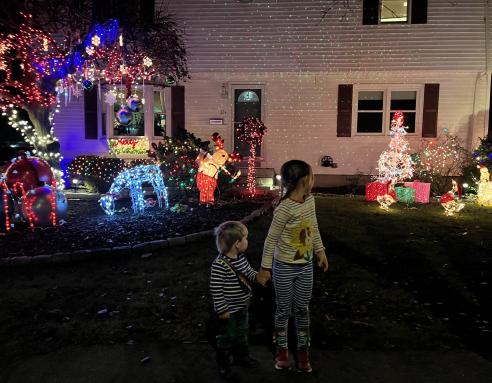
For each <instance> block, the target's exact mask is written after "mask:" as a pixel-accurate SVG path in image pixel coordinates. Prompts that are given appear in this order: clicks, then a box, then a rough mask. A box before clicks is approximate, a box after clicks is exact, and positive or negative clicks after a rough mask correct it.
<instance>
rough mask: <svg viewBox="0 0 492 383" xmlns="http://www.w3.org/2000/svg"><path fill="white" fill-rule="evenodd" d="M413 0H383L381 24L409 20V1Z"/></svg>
mask: <svg viewBox="0 0 492 383" xmlns="http://www.w3.org/2000/svg"><path fill="white" fill-rule="evenodd" d="M409 1H411V0H381V9H380V13H379V14H380V18H379V22H380V23H381V24H386V23H406V22H408V10H409V7H408V2H409Z"/></svg>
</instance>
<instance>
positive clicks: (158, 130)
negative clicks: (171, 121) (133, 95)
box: [153, 91, 167, 137]
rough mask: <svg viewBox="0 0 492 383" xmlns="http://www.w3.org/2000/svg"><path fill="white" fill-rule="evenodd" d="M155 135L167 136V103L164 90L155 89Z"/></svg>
mask: <svg viewBox="0 0 492 383" xmlns="http://www.w3.org/2000/svg"><path fill="white" fill-rule="evenodd" d="M153 110H154V112H153V113H154V137H163V136H166V135H167V134H166V103H165V99H164V92H163V91H154V105H153Z"/></svg>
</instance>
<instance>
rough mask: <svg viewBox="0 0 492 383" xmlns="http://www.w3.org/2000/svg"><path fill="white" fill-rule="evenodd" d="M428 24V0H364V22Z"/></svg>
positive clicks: (367, 23) (372, 23) (364, 23)
mask: <svg viewBox="0 0 492 383" xmlns="http://www.w3.org/2000/svg"><path fill="white" fill-rule="evenodd" d="M395 23H396V24H426V23H427V0H363V3H362V24H363V25H378V24H395Z"/></svg>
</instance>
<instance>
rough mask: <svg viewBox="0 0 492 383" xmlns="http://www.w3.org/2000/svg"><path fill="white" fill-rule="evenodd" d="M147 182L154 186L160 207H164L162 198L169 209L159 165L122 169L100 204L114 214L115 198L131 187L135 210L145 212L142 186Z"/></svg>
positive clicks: (107, 211)
mask: <svg viewBox="0 0 492 383" xmlns="http://www.w3.org/2000/svg"><path fill="white" fill-rule="evenodd" d="M145 183H148V184H150V185H152V187H153V188H154V192H155V193H156V194H157V203H158V204H159V207H162V200H164V203H165V205H166V209H167V208H168V207H169V204H168V200H167V189H166V187H165V185H164V179H163V177H162V172H161V169H159V167H158V166H157V165H139V166H135V167H134V168H131V169H126V170H124V171H122V172H121V173H120V174H118V175H117V176H116V178H115V180H114V181H113V184H112V185H111V188H110V189H109V192H108V193H106V195H103V196H102V197H101V198H100V199H99V204H100V205H101V207H102V209H103V210H104V212H105V213H106V214H108V215H113V214H114V213H115V206H114V201H115V199H117V198H118V196H119V194H120V193H121V192H122V191H123V189H129V190H130V197H131V198H132V208H133V212H134V213H135V214H137V213H143V211H144V209H145V205H146V203H145V199H144V192H143V188H142V186H143V184H145Z"/></svg>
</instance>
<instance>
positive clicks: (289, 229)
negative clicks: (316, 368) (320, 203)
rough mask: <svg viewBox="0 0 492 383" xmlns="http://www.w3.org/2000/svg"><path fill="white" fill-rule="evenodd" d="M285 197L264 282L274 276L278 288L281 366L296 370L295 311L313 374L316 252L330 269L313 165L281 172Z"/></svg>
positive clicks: (295, 164) (301, 352)
mask: <svg viewBox="0 0 492 383" xmlns="http://www.w3.org/2000/svg"><path fill="white" fill-rule="evenodd" d="M280 173H281V176H282V184H283V186H284V188H285V189H286V193H285V195H284V196H283V197H282V199H281V200H280V203H279V205H278V206H277V208H276V209H275V212H274V215H273V221H272V224H271V226H270V230H269V231H268V235H267V238H266V240H265V246H264V250H263V259H262V262H261V269H260V273H259V276H258V281H259V282H260V283H261V284H263V285H264V284H265V283H266V282H267V281H268V280H269V279H270V278H271V271H272V270H273V284H274V287H275V297H276V306H277V308H276V312H275V335H274V340H275V343H276V347H277V355H276V357H275V368H276V369H277V370H284V369H289V368H290V362H289V353H288V345H287V325H288V321H289V317H290V314H291V310H293V311H294V318H295V324H296V330H297V351H298V352H297V368H298V370H299V371H302V372H311V371H312V368H311V363H310V361H309V353H308V351H309V344H310V336H309V301H310V299H311V293H312V289H313V264H312V260H313V253H314V254H315V255H316V258H317V263H318V266H319V267H321V268H322V269H323V271H327V270H328V261H327V259H326V254H325V248H324V247H323V242H322V241H321V237H320V235H319V231H318V222H317V220H316V212H315V207H314V197H313V196H311V195H310V193H311V189H312V187H313V183H314V177H313V172H312V170H311V167H310V166H309V165H308V164H307V163H305V162H304V161H299V160H291V161H288V162H286V163H285V164H283V165H282V168H281V170H280Z"/></svg>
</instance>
